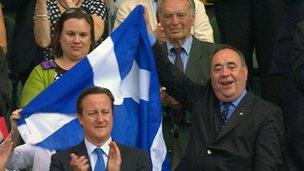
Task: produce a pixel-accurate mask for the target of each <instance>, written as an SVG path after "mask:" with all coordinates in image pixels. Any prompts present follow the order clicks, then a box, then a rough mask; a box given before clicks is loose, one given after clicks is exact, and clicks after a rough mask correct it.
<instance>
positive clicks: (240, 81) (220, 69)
mask: <svg viewBox="0 0 304 171" xmlns="http://www.w3.org/2000/svg"><path fill="white" fill-rule="evenodd" d="M247 74H248V70H247V67H246V65H245V62H242V60H241V58H240V56H239V55H238V53H237V52H235V51H234V50H232V49H228V48H227V49H222V50H219V51H218V52H216V53H215V54H214V56H213V58H212V61H211V83H212V87H213V91H214V93H215V95H216V97H217V98H218V99H219V100H220V101H222V102H231V101H233V100H235V99H237V98H238V97H239V96H240V95H241V94H242V92H243V91H244V90H245V88H246V81H247Z"/></svg>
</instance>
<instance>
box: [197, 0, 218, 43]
mask: <svg viewBox="0 0 304 171" xmlns="http://www.w3.org/2000/svg"><path fill="white" fill-rule="evenodd" d="M194 3H195V19H194V25H193V35H194V36H195V37H196V38H197V39H199V40H201V41H206V42H214V40H213V30H212V27H211V25H210V22H209V18H208V16H207V14H206V10H205V5H204V4H203V3H202V2H201V1H199V0H194Z"/></svg>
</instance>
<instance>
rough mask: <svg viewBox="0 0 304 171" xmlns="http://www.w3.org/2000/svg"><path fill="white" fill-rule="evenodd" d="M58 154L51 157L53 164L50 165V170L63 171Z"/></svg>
mask: <svg viewBox="0 0 304 171" xmlns="http://www.w3.org/2000/svg"><path fill="white" fill-rule="evenodd" d="M60 161H61V160H60V159H59V155H58V154H56V153H55V154H53V155H52V157H51V164H50V170H51V171H61V170H63V167H62V164H61V162H60Z"/></svg>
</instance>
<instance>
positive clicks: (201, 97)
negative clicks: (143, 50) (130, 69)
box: [154, 45, 283, 171]
mask: <svg viewBox="0 0 304 171" xmlns="http://www.w3.org/2000/svg"><path fill="white" fill-rule="evenodd" d="M154 53H155V56H156V59H157V60H156V62H157V69H158V73H159V77H160V81H161V84H162V85H164V86H166V89H167V92H168V93H169V95H172V96H173V97H174V98H176V99H177V100H178V101H180V102H181V103H182V104H183V105H184V106H185V107H186V109H187V110H189V111H191V112H192V122H191V124H192V125H191V132H190V138H189V143H188V147H187V151H186V154H185V156H184V158H183V160H182V161H181V163H180V164H179V166H178V167H177V169H176V170H205V171H231V170H233V171H247V170H248V171H252V170H255V171H260V170H263V171H266V170H278V169H279V168H280V166H281V164H282V141H283V140H282V139H283V121H282V112H281V110H280V109H279V108H278V107H277V106H275V105H273V104H271V103H269V102H267V101H265V100H263V99H261V98H260V97H258V96H255V95H254V94H252V93H251V92H250V91H249V90H246V81H247V74H248V70H247V66H246V63H245V60H244V57H243V55H242V53H241V52H240V51H238V50H237V49H235V48H233V47H231V46H228V45H223V46H219V47H218V48H217V49H216V50H215V51H214V53H213V54H212V57H211V74H210V77H211V82H208V83H207V84H206V85H205V86H202V85H199V84H195V83H193V82H192V81H190V80H189V79H188V78H187V77H186V76H185V75H184V74H182V73H181V72H179V71H177V70H176V69H175V67H173V66H172V64H171V63H170V62H169V61H168V59H167V58H166V57H165V56H163V55H162V54H161V53H158V52H157V51H154Z"/></svg>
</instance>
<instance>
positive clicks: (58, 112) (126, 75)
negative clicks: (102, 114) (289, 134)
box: [18, 6, 168, 170]
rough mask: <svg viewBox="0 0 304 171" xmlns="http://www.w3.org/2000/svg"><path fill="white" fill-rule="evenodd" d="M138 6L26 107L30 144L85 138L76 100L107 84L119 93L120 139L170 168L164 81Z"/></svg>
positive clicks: (23, 126)
mask: <svg viewBox="0 0 304 171" xmlns="http://www.w3.org/2000/svg"><path fill="white" fill-rule="evenodd" d="M143 11H144V8H143V7H142V6H138V7H136V8H135V9H134V10H133V12H131V13H130V15H129V17H128V18H127V19H126V20H125V21H124V22H123V23H122V24H121V25H120V27H119V28H117V29H116V30H115V31H114V32H113V33H112V34H111V35H110V36H109V37H108V38H107V39H106V40H105V41H104V42H103V43H102V44H100V45H99V46H98V47H97V48H96V49H95V50H94V51H92V52H91V53H90V54H89V55H87V56H86V57H85V58H84V59H83V60H81V61H80V62H79V63H78V64H77V65H75V66H74V67H73V68H72V69H71V70H69V71H68V72H67V73H65V75H64V76H63V77H61V78H60V79H58V80H57V81H55V82H54V83H53V84H51V85H50V86H49V87H48V88H47V89H45V90H44V91H42V92H41V93H40V94H39V95H38V96H36V97H35V98H34V99H33V100H32V101H31V102H30V103H29V104H28V105H27V106H26V107H25V108H24V109H23V110H22V118H21V119H20V120H19V121H18V129H19V132H20V134H21V136H22V138H23V139H24V141H25V142H26V143H29V144H35V145H38V146H41V147H44V148H48V149H54V150H65V149H67V148H70V147H72V146H74V145H76V144H79V143H80V142H81V141H82V139H83V132H82V128H81V126H80V124H79V122H78V120H77V115H76V100H77V98H78V96H79V94H80V93H81V91H83V90H84V89H86V88H88V87H90V86H93V85H95V86H100V87H106V88H108V89H109V90H111V92H112V93H113V95H114V97H115V102H114V104H115V107H114V126H113V130H112V137H113V139H114V140H115V141H117V142H119V143H122V144H126V145H130V146H136V147H140V148H142V149H146V150H148V151H149V152H150V156H151V161H152V164H153V170H167V169H168V168H167V167H168V165H167V162H165V161H167V160H165V159H166V152H167V151H166V147H165V143H164V140H163V135H162V122H161V120H162V112H161V104H160V97H159V83H158V78H157V73H156V68H155V63H154V57H153V54H152V49H151V45H150V42H149V39H148V35H147V32H146V24H145V20H144V18H143Z"/></svg>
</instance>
